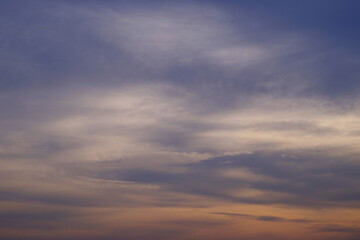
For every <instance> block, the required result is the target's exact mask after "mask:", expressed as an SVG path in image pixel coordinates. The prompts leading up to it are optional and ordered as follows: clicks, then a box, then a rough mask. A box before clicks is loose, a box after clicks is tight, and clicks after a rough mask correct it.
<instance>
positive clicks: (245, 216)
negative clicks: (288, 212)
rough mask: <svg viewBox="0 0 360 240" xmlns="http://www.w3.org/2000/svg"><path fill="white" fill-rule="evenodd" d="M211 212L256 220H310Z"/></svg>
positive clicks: (300, 221)
mask: <svg viewBox="0 0 360 240" xmlns="http://www.w3.org/2000/svg"><path fill="white" fill-rule="evenodd" d="M211 214H217V215H224V216H229V217H240V218H248V219H254V220H258V221H269V222H294V223H310V222H312V221H311V220H307V219H286V218H282V217H276V216H256V215H251V214H242V213H225V212H213V213H211Z"/></svg>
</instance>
